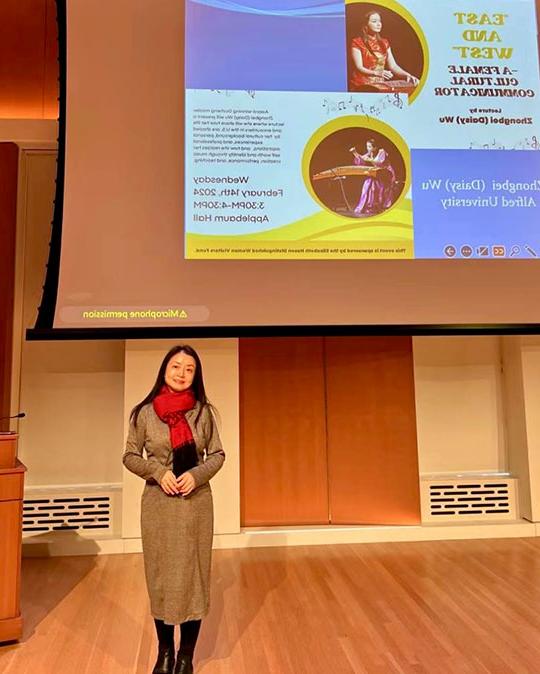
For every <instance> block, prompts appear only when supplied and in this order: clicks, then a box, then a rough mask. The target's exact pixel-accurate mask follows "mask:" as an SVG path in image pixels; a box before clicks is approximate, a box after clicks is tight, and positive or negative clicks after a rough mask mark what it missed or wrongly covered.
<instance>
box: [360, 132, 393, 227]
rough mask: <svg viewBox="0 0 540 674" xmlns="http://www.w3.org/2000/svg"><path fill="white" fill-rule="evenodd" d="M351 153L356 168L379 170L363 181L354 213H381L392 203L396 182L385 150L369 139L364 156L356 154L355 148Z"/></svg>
mask: <svg viewBox="0 0 540 674" xmlns="http://www.w3.org/2000/svg"><path fill="white" fill-rule="evenodd" d="M351 152H352V153H353V156H354V163H355V165H356V166H373V167H375V168H378V169H379V170H378V171H377V174H376V175H375V176H374V177H368V178H366V179H365V180H364V183H363V185H362V192H361V193H360V199H359V201H358V204H357V205H356V208H355V209H354V212H355V213H356V214H357V215H376V214H378V213H382V212H383V211H385V210H386V209H388V208H390V206H391V205H392V204H393V203H394V200H393V192H394V186H395V182H396V172H395V171H394V167H393V166H392V165H391V164H390V160H389V158H388V154H387V153H386V150H383V148H382V147H381V148H379V147H377V144H376V142H375V140H373V139H370V140H368V141H367V142H366V152H365V153H364V154H360V153H359V152H357V150H356V148H355V147H353V148H351Z"/></svg>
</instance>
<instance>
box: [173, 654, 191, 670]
mask: <svg viewBox="0 0 540 674" xmlns="http://www.w3.org/2000/svg"><path fill="white" fill-rule="evenodd" d="M174 674H193V663H192V662H191V656H189V655H186V654H185V653H178V658H177V659H176V667H175V668H174Z"/></svg>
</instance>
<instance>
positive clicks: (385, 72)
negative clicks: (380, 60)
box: [382, 70, 394, 80]
mask: <svg viewBox="0 0 540 674" xmlns="http://www.w3.org/2000/svg"><path fill="white" fill-rule="evenodd" d="M382 76H383V77H384V79H385V80H391V79H392V78H393V77H394V73H393V72H392V71H391V70H383V73H382Z"/></svg>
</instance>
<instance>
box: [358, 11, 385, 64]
mask: <svg viewBox="0 0 540 674" xmlns="http://www.w3.org/2000/svg"><path fill="white" fill-rule="evenodd" d="M374 14H378V15H379V16H381V13H380V12H378V11H377V10H376V9H372V10H370V11H369V12H366V14H364V20H363V21H362V40H363V41H364V44H365V45H366V48H367V50H368V51H369V52H371V54H373V56H375V52H374V51H373V49H372V48H371V46H370V44H369V38H370V37H372V38H373V37H374V38H375V40H376V41H377V42H380V41H381V38H380V36H379V35H377V34H374V35H372V34H371V33H370V32H369V29H368V24H369V20H370V18H371V17H372V16H373V15H374ZM381 21H382V18H381Z"/></svg>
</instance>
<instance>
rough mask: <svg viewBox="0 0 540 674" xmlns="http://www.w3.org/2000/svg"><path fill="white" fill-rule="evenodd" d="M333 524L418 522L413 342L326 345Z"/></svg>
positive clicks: (356, 340) (358, 340) (329, 341)
mask: <svg viewBox="0 0 540 674" xmlns="http://www.w3.org/2000/svg"><path fill="white" fill-rule="evenodd" d="M325 360H326V382H327V415H328V416H327V432H328V479H329V495H330V499H329V500H330V518H331V522H332V523H333V524H417V523H419V522H420V498H419V483H418V454H417V444H416V417H415V399H414V376H413V357H412V339H411V338H410V337H352V338H349V337H347V338H341V337H336V338H326V339H325Z"/></svg>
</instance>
